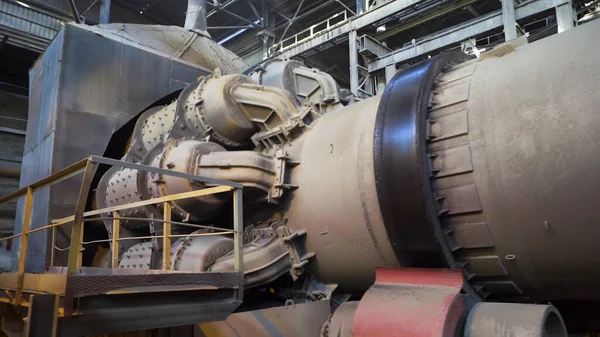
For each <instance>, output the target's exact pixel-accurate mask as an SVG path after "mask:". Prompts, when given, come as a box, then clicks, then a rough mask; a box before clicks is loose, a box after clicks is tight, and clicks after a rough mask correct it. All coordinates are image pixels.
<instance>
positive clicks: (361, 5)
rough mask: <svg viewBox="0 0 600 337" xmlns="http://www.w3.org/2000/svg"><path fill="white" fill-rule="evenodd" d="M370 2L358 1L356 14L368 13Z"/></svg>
mask: <svg viewBox="0 0 600 337" xmlns="http://www.w3.org/2000/svg"><path fill="white" fill-rule="evenodd" d="M368 1H369V0H356V14H359V15H360V14H362V13H364V12H365V11H366V7H367V6H366V5H367V2H368Z"/></svg>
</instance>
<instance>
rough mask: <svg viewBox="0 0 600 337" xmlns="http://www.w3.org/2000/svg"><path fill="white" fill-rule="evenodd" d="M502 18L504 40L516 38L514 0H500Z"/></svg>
mask: <svg viewBox="0 0 600 337" xmlns="http://www.w3.org/2000/svg"><path fill="white" fill-rule="evenodd" d="M502 20H503V22H504V41H510V40H514V39H516V38H517V22H516V20H515V2H514V0H502Z"/></svg>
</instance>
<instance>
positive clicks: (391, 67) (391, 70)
mask: <svg viewBox="0 0 600 337" xmlns="http://www.w3.org/2000/svg"><path fill="white" fill-rule="evenodd" d="M396 72H397V70H396V65H395V64H388V65H387V66H385V83H386V84H387V83H390V81H391V80H392V78H393V77H394V75H396Z"/></svg>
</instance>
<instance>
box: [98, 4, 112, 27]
mask: <svg viewBox="0 0 600 337" xmlns="http://www.w3.org/2000/svg"><path fill="white" fill-rule="evenodd" d="M110 1H111V0H102V2H101V3H100V20H99V22H100V24H104V23H110Z"/></svg>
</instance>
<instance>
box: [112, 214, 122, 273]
mask: <svg viewBox="0 0 600 337" xmlns="http://www.w3.org/2000/svg"><path fill="white" fill-rule="evenodd" d="M120 227H121V219H119V212H117V211H115V212H113V223H112V239H111V266H112V269H117V268H118V267H119V229H120Z"/></svg>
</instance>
